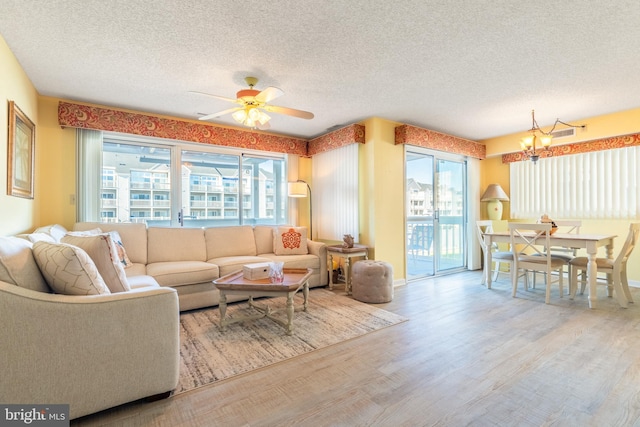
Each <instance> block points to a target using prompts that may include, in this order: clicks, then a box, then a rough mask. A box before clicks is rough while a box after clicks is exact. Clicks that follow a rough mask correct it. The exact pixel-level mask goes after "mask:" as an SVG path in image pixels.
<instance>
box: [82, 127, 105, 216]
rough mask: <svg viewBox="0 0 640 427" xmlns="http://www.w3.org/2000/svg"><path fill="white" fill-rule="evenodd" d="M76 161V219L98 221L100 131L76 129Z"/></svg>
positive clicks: (100, 167)
mask: <svg viewBox="0 0 640 427" xmlns="http://www.w3.org/2000/svg"><path fill="white" fill-rule="evenodd" d="M76 159H77V160H76V161H77V163H78V165H77V170H78V178H77V180H76V181H77V184H76V185H77V189H76V192H77V198H76V199H77V200H76V220H77V221H78V222H82V221H100V202H101V200H100V194H101V187H102V132H101V131H97V130H91V129H77V130H76Z"/></svg>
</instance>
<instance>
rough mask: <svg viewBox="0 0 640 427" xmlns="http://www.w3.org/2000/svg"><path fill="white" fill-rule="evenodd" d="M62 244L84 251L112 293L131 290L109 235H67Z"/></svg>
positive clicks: (115, 247)
mask: <svg viewBox="0 0 640 427" xmlns="http://www.w3.org/2000/svg"><path fill="white" fill-rule="evenodd" d="M61 242H62V243H68V244H70V245H73V246H77V247H79V248H81V249H82V250H84V251H85V252H86V253H87V254H88V255H89V257H90V258H91V259H92V260H93V262H94V264H95V265H96V267H97V269H98V272H99V273H100V276H102V279H103V280H104V281H105V283H106V284H107V287H108V288H109V290H110V291H111V292H113V293H116V292H127V291H130V290H131V287H130V286H129V282H128V281H127V276H126V275H125V272H124V267H123V266H122V263H121V261H120V258H119V255H118V250H117V245H116V243H115V242H114V241H113V239H112V238H111V235H110V234H109V233H103V234H95V235H87V236H78V235H69V234H67V235H66V236H64V237H63V238H62V239H61Z"/></svg>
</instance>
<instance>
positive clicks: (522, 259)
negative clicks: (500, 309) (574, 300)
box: [509, 222, 566, 304]
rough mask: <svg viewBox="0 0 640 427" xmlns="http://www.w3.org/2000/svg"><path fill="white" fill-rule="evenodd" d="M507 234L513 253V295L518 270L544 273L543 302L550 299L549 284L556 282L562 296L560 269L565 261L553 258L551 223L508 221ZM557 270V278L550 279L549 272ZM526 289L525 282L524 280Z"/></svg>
mask: <svg viewBox="0 0 640 427" xmlns="http://www.w3.org/2000/svg"><path fill="white" fill-rule="evenodd" d="M509 234H510V236H511V252H512V253H513V262H514V274H512V276H511V277H512V280H513V297H515V296H516V291H517V289H518V273H519V272H520V270H530V271H534V272H535V271H540V272H544V273H545V279H546V281H545V283H546V293H545V303H546V304H549V303H550V301H551V285H552V284H553V283H555V282H558V287H559V289H560V298H562V294H563V289H562V277H563V274H562V270H563V268H564V266H565V265H566V261H564V260H562V259H559V258H553V257H552V256H551V251H549V250H548V248H549V247H550V236H551V224H550V223H545V224H526V223H518V222H511V223H509ZM554 271H557V272H558V276H557V280H555V281H553V280H552V275H551V273H552V272H554ZM525 289H526V282H525Z"/></svg>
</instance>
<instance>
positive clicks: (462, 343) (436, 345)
mask: <svg viewBox="0 0 640 427" xmlns="http://www.w3.org/2000/svg"><path fill="white" fill-rule="evenodd" d="M480 280H481V274H480V272H465V273H460V274H456V275H452V276H445V277H439V278H435V279H429V280H425V281H421V282H412V283H410V284H408V285H407V286H403V287H400V288H396V290H395V298H394V300H393V301H392V302H390V303H388V304H380V305H379V306H380V307H381V308H384V309H386V310H389V311H393V312H395V313H398V314H401V315H404V316H406V317H408V318H409V319H410V320H409V321H408V322H404V323H401V324H399V325H396V326H392V327H390V328H386V329H383V330H380V331H377V332H374V333H371V334H368V335H365V336H362V337H360V338H356V339H353V340H350V341H347V342H343V343H340V344H337V345H334V346H331V347H328V348H324V349H321V350H317V351H315V352H312V353H308V354H306V355H303V356H299V357H296V358H293V359H289V360H287V361H285V362H282V363H279V364H276V365H272V366H270V367H266V368H263V369H259V370H256V371H253V372H249V373H247V374H243V375H240V376H237V377H234V378H230V379H228V380H224V381H221V382H219V383H217V384H214V385H211V386H207V387H202V388H199V389H196V390H192V391H190V392H187V393H183V394H179V395H177V396H173V397H170V398H168V399H165V400H162V401H158V402H153V403H139V402H137V403H132V404H128V405H124V406H121V407H118V408H115V409H111V410H108V411H104V412H101V413H99V414H94V415H91V416H88V417H85V418H81V419H78V420H75V421H72V423H71V424H72V425H75V426H99V425H116V426H293V425H295V426H464V425H474V426H495V425H499V426H627V425H640V345H639V337H640V289H635V288H632V293H633V296H634V299H635V300H636V301H638V303H636V304H630V305H629V308H628V309H622V308H620V307H619V306H618V305H617V303H616V301H615V299H611V298H607V297H606V289H605V288H600V289H599V294H598V295H599V300H598V303H599V306H598V309H597V310H589V309H588V303H587V296H586V295H578V296H576V299H575V300H574V301H571V300H569V298H568V296H565V297H564V298H562V299H560V298H559V295H558V293H557V291H556V292H555V293H552V298H551V304H549V305H546V304H544V287H543V286H539V287H538V289H536V290H532V291H529V292H525V291H523V290H519V292H518V297H517V298H512V297H511V287H510V284H509V283H508V279H507V278H506V277H504V276H503V277H501V278H500V280H499V281H498V282H496V283H494V284H493V289H491V290H487V289H486V288H485V287H483V286H482V285H480ZM336 292H341V291H340V290H337V291H336Z"/></svg>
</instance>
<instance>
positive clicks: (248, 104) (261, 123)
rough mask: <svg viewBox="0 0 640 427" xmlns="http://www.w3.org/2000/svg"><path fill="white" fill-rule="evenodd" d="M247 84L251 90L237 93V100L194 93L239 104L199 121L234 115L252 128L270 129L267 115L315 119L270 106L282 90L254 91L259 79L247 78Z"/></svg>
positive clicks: (208, 115)
mask: <svg viewBox="0 0 640 427" xmlns="http://www.w3.org/2000/svg"><path fill="white" fill-rule="evenodd" d="M244 81H245V82H247V85H248V86H249V89H242V90H239V91H238V92H237V93H236V99H233V98H228V97H225V96H218V95H212V94H210V93H204V92H192V93H198V94H201V95H206V96H211V97H213V98H217V99H222V100H223V101H228V102H233V103H234V104H239V107H233V108H229V109H227V110H223V111H220V112H217V113H213V114H207V115H204V116H202V117H199V118H198V120H210V119H214V118H217V117H220V116H222V115H225V114H229V113H232V114H231V116H232V117H233V118H234V120H235V121H237V122H238V123H240V124H242V125H244V126H248V127H251V128H258V129H262V130H264V129H269V128H270V125H269V120H270V119H271V117H270V116H269V115H267V114H266V113H265V111H266V112H269V113H278V114H286V115H288V116H293V117H298V118H301V119H307V120H309V119H313V113H310V112H308V111H302V110H296V109H293V108H287V107H279V106H277V105H269V104H268V103H269V102H270V101H272V100H274V99H276V98H277V97H279V96H282V95H284V92H283V91H282V89H279V88H277V87H273V86H269V87H268V88H266V89H264V90H263V91H259V90H256V89H254V88H253V87H254V86H255V85H256V84H257V83H258V79H257V78H255V77H245V79H244Z"/></svg>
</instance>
